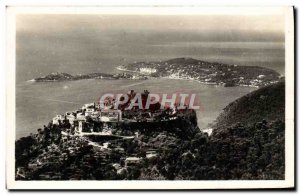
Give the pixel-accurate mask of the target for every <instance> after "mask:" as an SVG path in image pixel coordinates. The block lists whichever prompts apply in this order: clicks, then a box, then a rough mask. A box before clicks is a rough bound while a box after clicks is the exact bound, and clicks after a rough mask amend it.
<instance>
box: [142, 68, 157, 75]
mask: <svg viewBox="0 0 300 195" xmlns="http://www.w3.org/2000/svg"><path fill="white" fill-rule="evenodd" d="M156 71H157V70H156V69H155V68H140V72H141V73H144V74H152V73H155V72H156Z"/></svg>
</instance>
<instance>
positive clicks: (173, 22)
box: [17, 15, 284, 41]
mask: <svg viewBox="0 0 300 195" xmlns="http://www.w3.org/2000/svg"><path fill="white" fill-rule="evenodd" d="M283 19H284V18H283V17H282V16H280V15H262V16H260V15H241V16H228V15H224V16H222V15H220V16H209V15H198V16H184V15H183V16H153V15H152V16H149V15H118V16H116V15H19V16H18V17H17V32H22V33H34V34H36V35H40V34H45V33H46V34H49V33H61V34H64V33H65V34H69V33H71V32H78V33H80V32H81V33H86V34H87V35H88V34H89V33H100V34H111V33H112V34H117V33H126V32H130V33H143V32H144V33H146V34H147V33H148V34H150V33H151V34H154V35H155V34H157V35H162V34H164V33H172V32H173V33H174V32H177V33H179V34H180V32H185V33H188V35H187V36H188V37H189V36H193V35H194V36H195V35H198V36H197V39H198V40H201V41H214V40H216V39H217V40H222V41H269V40H279V41H282V39H283V34H284V20H283ZM86 31H88V32H86ZM199 35H200V36H199ZM220 35H222V36H220ZM156 38H158V37H156ZM174 38H180V37H179V36H178V37H176V36H175V37H174Z"/></svg>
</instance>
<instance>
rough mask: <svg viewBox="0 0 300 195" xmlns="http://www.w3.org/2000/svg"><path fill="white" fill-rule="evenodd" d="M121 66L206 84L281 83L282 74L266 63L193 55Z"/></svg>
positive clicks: (144, 72) (257, 84) (145, 72)
mask: <svg viewBox="0 0 300 195" xmlns="http://www.w3.org/2000/svg"><path fill="white" fill-rule="evenodd" d="M117 68H118V69H119V70H122V71H128V72H133V73H140V74H142V75H147V76H151V77H164V78H170V79H186V80H195V81H198V82H200V83H204V84H213V85H223V86H225V87H232V86H250V87H262V86H267V85H270V84H274V83H277V82H278V81H279V80H280V77H281V76H280V74H279V73H277V72H276V71H274V70H271V69H268V68H264V67H259V66H240V65H229V64H224V63H217V62H207V61H202V60H197V59H193V58H175V59H170V60H166V61H152V62H135V63H131V64H127V65H123V66H119V67H117Z"/></svg>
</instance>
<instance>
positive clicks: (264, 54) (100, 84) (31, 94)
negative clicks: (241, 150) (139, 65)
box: [16, 33, 284, 137]
mask: <svg viewBox="0 0 300 195" xmlns="http://www.w3.org/2000/svg"><path fill="white" fill-rule="evenodd" d="M71 35H72V36H71ZM71 35H70V34H67V35H61V34H55V35H53V34H51V35H47V36H46V35H45V36H43V35H39V36H32V34H26V33H25V34H17V69H16V81H17V86H16V111H17V113H16V119H17V121H16V126H17V129H16V132H17V133H16V135H17V137H21V136H24V135H27V134H29V133H31V132H35V131H36V129H37V128H40V127H42V126H43V125H44V124H47V123H48V122H49V121H50V120H51V119H52V117H53V116H55V115H56V114H59V113H65V112H66V111H71V110H75V109H77V108H79V107H81V105H82V104H84V103H88V102H93V101H95V100H96V99H97V98H98V97H99V96H100V94H102V93H103V92H114V91H115V90H118V91H122V90H123V92H127V91H128V90H130V89H135V90H137V91H142V90H144V89H148V90H149V91H150V92H152V93H160V92H165V93H172V92H178V91H182V90H184V91H185V92H195V93H197V94H198V95H199V98H200V103H201V108H202V109H201V110H200V111H198V124H199V127H201V128H205V127H206V126H207V125H208V124H209V123H211V122H213V120H214V119H215V118H216V117H217V116H218V115H219V113H220V112H221V111H222V109H223V108H224V107H225V106H226V105H227V104H228V103H229V102H231V101H233V100H235V99H237V98H239V97H241V96H243V95H245V94H247V93H248V92H250V91H252V90H254V89H253V88H246V87H234V88H223V87H216V86H209V85H203V84H199V83H197V82H192V81H178V80H177V81H176V80H148V81H125V80H117V81H106V80H81V81H73V82H56V83H30V82H26V81H27V80H30V79H32V78H36V77H39V76H42V75H47V74H49V73H51V72H66V73H70V74H78V73H91V72H107V73H111V72H116V70H115V67H116V66H118V65H122V64H127V63H130V62H134V61H150V60H167V59H171V58H177V57H192V58H195V59H200V60H206V61H211V62H215V61H216V62H223V63H230V64H238V65H249V66H262V67H267V68H271V69H274V70H276V71H278V72H279V73H281V74H284V42H197V41H194V42H191V41H190V42H178V41H177V42H176V41H166V40H167V38H168V36H166V37H165V39H166V40H165V39H163V40H161V39H159V40H158V41H155V40H156V39H150V38H149V40H148V39H146V38H145V37H144V36H142V37H138V36H133V35H132V36H131V35H130V34H128V35H127V39H126V40H125V41H127V42H128V41H130V40H131V41H130V42H128V43H127V42H126V44H120V41H119V40H118V39H115V38H111V39H107V40H105V41H104V40H102V39H103V37H102V36H99V35H97V34H93V39H92V40H93V41H82V40H86V39H83V37H82V34H80V33H79V35H78V34H76V33H72V34H71ZM75 35H76V36H75ZM74 36H75V37H74ZM129 36H131V38H130V37H129ZM120 37H123V35H122V36H121V35H120ZM88 38H89V39H90V35H89V36H88Z"/></svg>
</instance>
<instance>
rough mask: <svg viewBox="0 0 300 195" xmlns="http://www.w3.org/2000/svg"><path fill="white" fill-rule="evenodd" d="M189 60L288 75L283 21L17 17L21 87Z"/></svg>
mask: <svg viewBox="0 0 300 195" xmlns="http://www.w3.org/2000/svg"><path fill="white" fill-rule="evenodd" d="M176 57H192V58H196V59H200V60H206V61H217V62H224V63H234V64H240V65H258V66H265V67H274V69H275V70H278V71H280V72H281V73H283V72H284V17H282V15H234V16H229V15H197V16H196V15H189V16H187V15H172V16H171V15H74V14H73V15H70V14H69V15H57V14H48V15H40V14H31V15H30V14H27V15H22V14H21V15H17V18H16V64H17V82H18V81H25V80H30V79H32V78H36V77H39V76H43V75H47V74H49V73H51V72H67V73H70V74H81V73H91V72H107V73H111V72H113V71H114V70H115V67H116V66H118V65H122V64H124V63H125V64H127V63H132V62H134V61H149V60H152V61H156V60H167V59H171V58H176Z"/></svg>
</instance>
